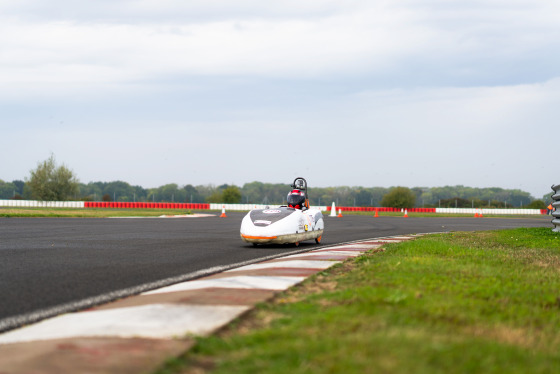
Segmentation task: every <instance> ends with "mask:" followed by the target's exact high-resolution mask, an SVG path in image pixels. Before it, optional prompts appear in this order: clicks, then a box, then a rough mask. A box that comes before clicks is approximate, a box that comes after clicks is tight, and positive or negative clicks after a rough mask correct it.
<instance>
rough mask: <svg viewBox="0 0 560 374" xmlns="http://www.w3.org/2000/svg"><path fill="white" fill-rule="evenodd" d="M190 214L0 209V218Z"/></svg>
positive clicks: (180, 212)
mask: <svg viewBox="0 0 560 374" xmlns="http://www.w3.org/2000/svg"><path fill="white" fill-rule="evenodd" d="M180 214H192V212H191V211H190V210H189V211H187V210H184V209H121V208H119V209H109V208H87V209H83V208H0V217H80V218H106V217H159V216H163V215H180Z"/></svg>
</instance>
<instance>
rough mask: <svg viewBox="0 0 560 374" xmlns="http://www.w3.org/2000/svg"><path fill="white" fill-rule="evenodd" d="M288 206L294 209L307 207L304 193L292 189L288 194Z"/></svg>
mask: <svg viewBox="0 0 560 374" xmlns="http://www.w3.org/2000/svg"><path fill="white" fill-rule="evenodd" d="M287 200H288V207H290V208H294V209H302V210H303V209H304V208H307V206H306V201H305V193H304V192H303V191H300V190H297V189H296V190H292V191H290V193H289V194H288V198H287Z"/></svg>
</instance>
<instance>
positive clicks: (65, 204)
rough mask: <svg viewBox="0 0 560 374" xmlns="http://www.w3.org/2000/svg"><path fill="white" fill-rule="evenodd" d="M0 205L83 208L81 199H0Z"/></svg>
mask: <svg viewBox="0 0 560 374" xmlns="http://www.w3.org/2000/svg"><path fill="white" fill-rule="evenodd" d="M0 206H6V207H19V208H83V207H84V202H83V201H37V200H0Z"/></svg>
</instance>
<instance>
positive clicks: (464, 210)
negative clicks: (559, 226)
mask: <svg viewBox="0 0 560 374" xmlns="http://www.w3.org/2000/svg"><path fill="white" fill-rule="evenodd" d="M436 213H447V214H473V215H474V214H476V213H478V214H480V213H482V215H487V214H502V215H526V214H531V215H532V214H539V215H540V214H542V211H541V210H540V209H478V208H436Z"/></svg>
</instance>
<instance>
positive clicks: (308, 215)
mask: <svg viewBox="0 0 560 374" xmlns="http://www.w3.org/2000/svg"><path fill="white" fill-rule="evenodd" d="M292 188H293V189H292V190H291V191H290V193H289V194H288V199H287V200H288V205H287V206H281V207H278V208H268V209H254V210H251V211H250V212H249V213H247V215H246V216H245V217H244V218H243V221H242V222H241V230H240V234H241V239H243V241H245V242H247V243H253V245H257V244H289V243H292V244H295V245H296V246H297V245H299V243H300V242H302V241H304V240H312V239H315V242H316V243H320V242H321V238H322V236H323V230H324V228H325V223H324V221H323V214H322V213H321V211H320V210H319V209H316V208H311V207H310V206H309V198H308V194H307V181H306V180H305V179H303V178H299V177H298V178H296V179H295V180H294V183H293V184H292Z"/></svg>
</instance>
